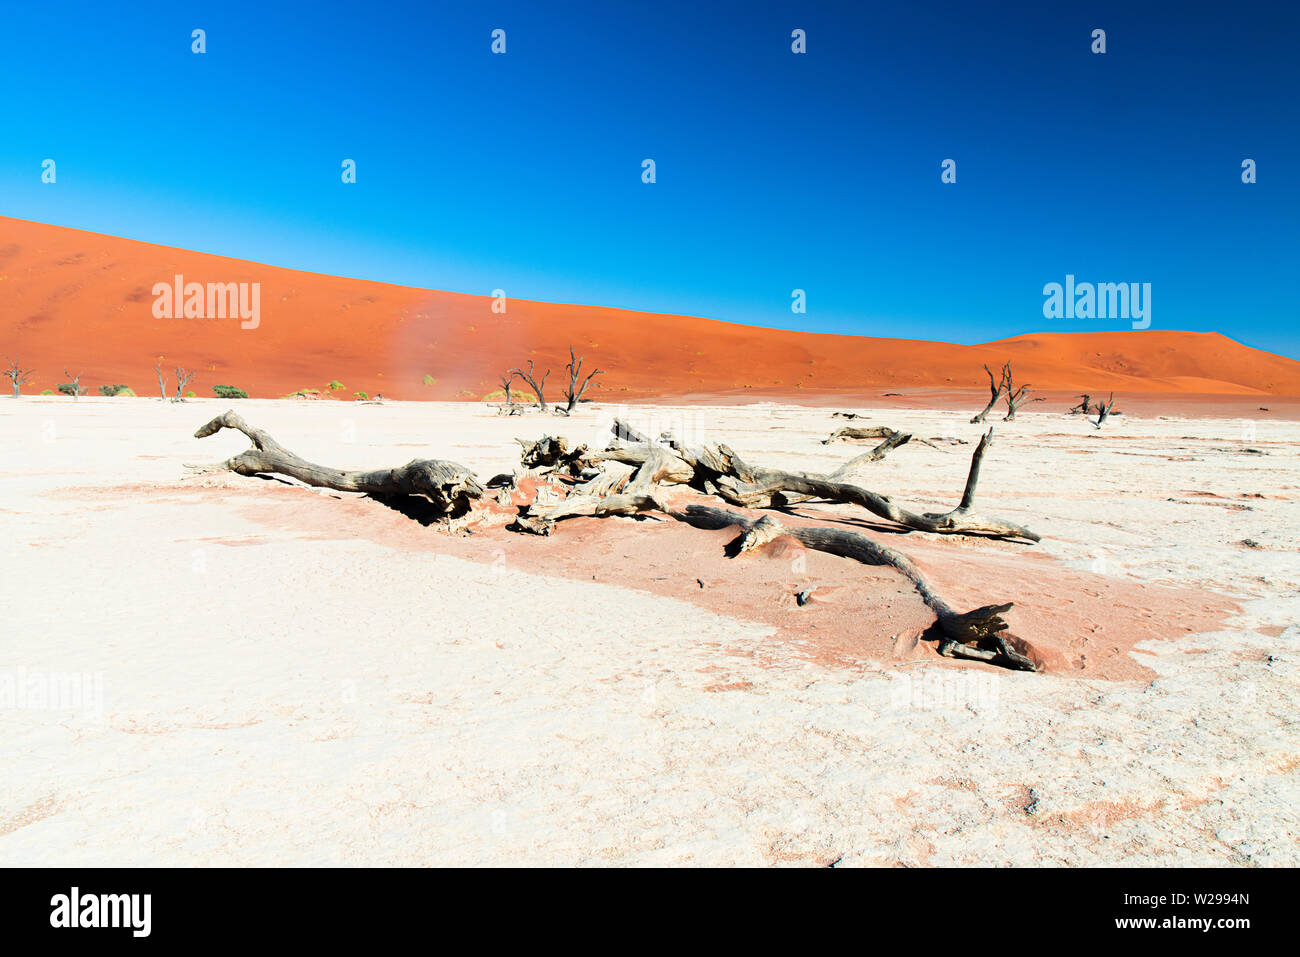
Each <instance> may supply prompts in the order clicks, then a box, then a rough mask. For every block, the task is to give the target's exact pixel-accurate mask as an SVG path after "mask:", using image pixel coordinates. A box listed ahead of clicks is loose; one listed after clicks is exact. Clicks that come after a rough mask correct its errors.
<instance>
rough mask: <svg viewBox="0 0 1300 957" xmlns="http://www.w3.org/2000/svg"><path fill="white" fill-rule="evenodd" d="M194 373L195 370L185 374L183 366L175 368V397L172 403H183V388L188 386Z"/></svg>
mask: <svg viewBox="0 0 1300 957" xmlns="http://www.w3.org/2000/svg"><path fill="white" fill-rule="evenodd" d="M196 372H197V370H193V371H190V372H186V371H185V367H184V366H177V367H176V370H175V376H176V397H175V398H174V399H172V401H173V402H184V401H185V387H186V386H187V385H189V384H190V380H191V379H193V378H194V376H195V373H196Z"/></svg>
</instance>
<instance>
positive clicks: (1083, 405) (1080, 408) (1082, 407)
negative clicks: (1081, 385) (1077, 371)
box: [1066, 392, 1092, 415]
mask: <svg viewBox="0 0 1300 957" xmlns="http://www.w3.org/2000/svg"><path fill="white" fill-rule="evenodd" d="M1079 398H1080V399H1082V400H1083V401H1082V402H1080V403H1079V404H1078V405H1076V406H1074V407H1072V408H1071V409H1070V411H1069V412H1067V413H1066V414H1067V415H1078V414H1079V413H1080V412H1082V413H1083V414H1084V415H1087V414H1088V413H1089V412H1090V411H1091V409H1090V408H1089V406H1088V403H1089V402H1090V401H1091V400H1092V396H1090V395H1088V393H1086V392H1085V393H1084V394H1083V395H1081V396H1079Z"/></svg>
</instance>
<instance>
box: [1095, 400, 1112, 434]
mask: <svg viewBox="0 0 1300 957" xmlns="http://www.w3.org/2000/svg"><path fill="white" fill-rule="evenodd" d="M1114 411H1115V393H1114V392H1112V393H1111V394H1110V399H1109V401H1108V402H1099V403H1098V404H1097V421H1096V422H1094V423H1092V424H1093V425H1094V426H1095V427H1096V428H1099V429H1100V428H1101V426H1102V423H1103V422H1105V421H1106V420H1107V419H1108V418H1110V416H1111V415H1112V414H1113V413H1114Z"/></svg>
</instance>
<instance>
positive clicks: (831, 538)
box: [667, 505, 1038, 671]
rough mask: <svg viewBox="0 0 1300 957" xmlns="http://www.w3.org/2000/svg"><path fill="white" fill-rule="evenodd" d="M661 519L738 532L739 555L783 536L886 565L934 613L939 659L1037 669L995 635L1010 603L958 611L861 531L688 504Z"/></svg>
mask: <svg viewBox="0 0 1300 957" xmlns="http://www.w3.org/2000/svg"><path fill="white" fill-rule="evenodd" d="M667 514H668V515H671V516H672V517H674V518H678V519H680V520H682V521H685V522H688V523H690V524H693V525H698V526H700V527H705V528H726V527H729V526H732V525H734V526H736V527H738V528H739V529H740V530H741V536H740V538H739V539H738V542H737V544H738V551H739V552H746V551H753V550H755V549H758V548H761V547H762V546H764V545H766V544H767V543H769V542H771V541H774V540H775V539H777V538H780V537H782V536H787V535H788V536H789V537H791V538H793V539H795V540H796V541H798V542H799V543H800V544H802V545H803V546H805V547H806V548H812V549H815V550H817V551H822V552H828V553H830V554H833V555H840V556H842V557H845V558H851V559H853V560H855V561H859V562H862V563H863V564H866V565H888V566H890V567H892V568H894V569H896V570H897V571H898V572H900V573H901V574H902V575H903V577H904V578H906V579H907V580H908V581H909V582H911V584H912V586H913V587H914V588H915V589H916V592H917V594H918V595H920V596H921V600H922V601H924V602H925V604H926V605H927V606H928V607H929V608H930V609H931V610H932V611H934V613H935V617H936V618H937V619H938V622H939V627H940V629H941V630H942V632H943V638H942V639H941V641H940V646H939V653H940V654H943V655H945V656H947V657H953V658H973V659H976V660H979V661H987V662H990V663H992V664H999V665H1003V666H1005V667H1008V668H1013V669H1016V670H1022V671H1037V670H1038V669H1037V667H1036V666H1035V665H1034V663H1033V662H1032V661H1030V660H1029V658H1027V657H1025V656H1024V655H1022V654H1021V653H1020V652H1019V651H1017V650H1016V649H1015V648H1014V647H1012V645H1011V644H1010V642H1008V641H1007V640H1006V639H1005V637H1004V636H1003V635H1001V634H1000V633H1001V632H1003V631H1005V630H1006V629H1007V623H1006V622H1005V621H1004V620H1003V619H1002V617H1001V616H1002V615H1003V614H1005V613H1006V612H1007V611H1009V610H1010V609H1011V607H1012V603H1011V602H1004V603H1001V604H994V605H984V606H982V607H980V608H976V609H974V610H973V611H968V612H958V611H957V610H956V609H955V608H953V607H952V606H951V605H950V604H948V602H947V601H945V600H944V599H943V598H942V597H941V596H940V595H939V594H938V592H936V591H935V589H934V586H933V585H931V584H930V582H929V581H928V580H927V579H926V577H925V576H924V575H923V574H921V570H920V569H919V568H917V567H916V564H915V563H914V562H913V561H912V560H911V559H910V558H908V557H907V556H906V555H904V554H903V553H902V552H899V551H897V550H896V549H893V548H889V547H887V546H885V545H881V544H880V543H879V542H876V541H873V540H872V539H870V538H868V537H867V536H866V535H864V534H863V533H861V532H858V531H853V530H850V529H843V528H829V527H826V526H821V525H789V526H786V525H783V524H781V523H780V522H779V521H777V520H776V519H775V518H774V517H772V516H771V515H763V516H761V517H759V518H753V517H751V516H748V515H745V514H744V513H742V512H735V511H731V510H730V509H723V508H714V507H712V506H709V505H688V506H686V508H685V509H683V510H680V511H678V510H674V509H669V510H668V511H667Z"/></svg>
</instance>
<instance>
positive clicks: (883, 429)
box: [822, 425, 912, 462]
mask: <svg viewBox="0 0 1300 957" xmlns="http://www.w3.org/2000/svg"><path fill="white" fill-rule="evenodd" d="M857 439H884V440H885V441H883V442H881V443H880V444H879V445H877V446H876V447H875V448H874V449H872V450H871V451H870V452H867V453H866V454H865V455H860V456H858V458H859V460H861V461H863V462H879V461H880V460H881V459H883V458H884V457H885V456H886V455H888V454H889V453H890V452H892V451H894V449H896V448H898V447H899V446H900V445H906V444H907V443H908V442H910V441H912V436H911V433H908V432H897V431H895V430H894V429H891V428H889V427H888V426H885V425H877V426H873V427H872V428H868V429H862V428H855V427H854V426H851V425H850V426H845V427H844V428H842V429H837V430H836V431H835V432H832V433H831V435H830V437H829V438H826V439H823V440H822V445H830V444H831V443H832V442H852V441H855V440H857Z"/></svg>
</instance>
